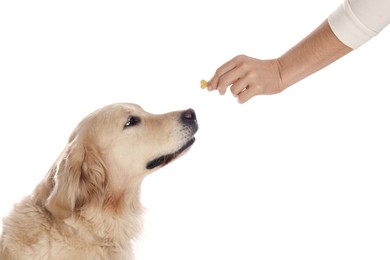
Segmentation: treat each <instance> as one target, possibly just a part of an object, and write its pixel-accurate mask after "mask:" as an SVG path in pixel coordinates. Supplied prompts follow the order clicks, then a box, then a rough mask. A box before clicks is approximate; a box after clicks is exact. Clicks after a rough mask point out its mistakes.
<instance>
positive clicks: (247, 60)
mask: <svg viewBox="0 0 390 260" xmlns="http://www.w3.org/2000/svg"><path fill="white" fill-rule="evenodd" d="M229 86H230V91H231V92H232V94H233V95H234V96H235V97H237V100H238V102H239V103H241V104H242V103H245V102H247V101H248V100H249V99H251V98H252V97H254V96H256V95H270V94H276V93H279V92H281V91H283V90H284V87H283V84H282V80H281V76H280V66H279V63H278V60H277V59H273V60H259V59H255V58H251V57H248V56H245V55H238V56H236V57H234V58H233V59H231V60H230V61H228V62H226V63H225V64H224V65H222V66H221V67H219V68H218V69H217V70H216V72H215V74H214V76H213V77H212V78H211V79H210V81H209V82H208V84H207V89H208V90H209V91H213V90H218V91H219V93H220V94H221V95H224V94H225V93H226V89H227V88H228V87H229Z"/></svg>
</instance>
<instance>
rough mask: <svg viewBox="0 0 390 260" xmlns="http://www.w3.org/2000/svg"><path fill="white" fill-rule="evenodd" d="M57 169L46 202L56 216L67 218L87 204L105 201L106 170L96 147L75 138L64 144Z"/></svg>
mask: <svg viewBox="0 0 390 260" xmlns="http://www.w3.org/2000/svg"><path fill="white" fill-rule="evenodd" d="M55 169H56V172H55V173H54V174H53V175H52V176H53V178H52V182H53V189H52V191H51V194H50V195H49V197H48V199H47V203H46V208H47V209H48V210H49V211H50V212H51V213H52V214H53V215H54V216H56V217H58V218H62V219H65V218H67V217H69V216H71V215H72V214H73V213H77V212H78V211H80V210H82V208H83V207H85V206H87V205H91V204H97V205H99V204H100V205H101V204H102V203H103V200H104V192H105V188H106V185H107V174H106V167H105V165H104V162H103V160H102V158H101V155H100V153H99V151H98V149H96V147H94V146H92V145H89V144H87V145H86V144H83V143H78V142H77V138H76V139H75V140H73V142H72V143H71V144H69V145H68V147H67V148H65V151H64V152H63V155H62V156H61V157H60V158H59V160H58V165H57V167H55Z"/></svg>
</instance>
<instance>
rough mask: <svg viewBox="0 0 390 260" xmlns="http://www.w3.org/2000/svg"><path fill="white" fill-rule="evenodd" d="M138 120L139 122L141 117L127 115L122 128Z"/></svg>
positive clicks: (135, 123) (133, 124)
mask: <svg viewBox="0 0 390 260" xmlns="http://www.w3.org/2000/svg"><path fill="white" fill-rule="evenodd" d="M139 122H141V119H140V118H139V117H137V116H129V118H127V121H126V124H125V126H124V128H127V127H130V126H135V125H137V124H138V123H139Z"/></svg>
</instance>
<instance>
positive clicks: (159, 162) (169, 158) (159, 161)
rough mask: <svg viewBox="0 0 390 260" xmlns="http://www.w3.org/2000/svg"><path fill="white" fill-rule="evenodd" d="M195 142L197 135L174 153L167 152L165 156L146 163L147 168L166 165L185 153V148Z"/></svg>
mask: <svg viewBox="0 0 390 260" xmlns="http://www.w3.org/2000/svg"><path fill="white" fill-rule="evenodd" d="M194 142H195V137H192V138H191V139H190V140H189V141H188V142H187V143H185V144H184V145H183V146H182V147H181V148H180V149H179V150H177V151H176V152H174V153H170V154H166V155H163V156H160V157H158V158H156V159H154V160H152V161H150V162H148V164H147V165H146V169H148V170H151V169H154V168H156V167H158V166H165V165H167V164H168V163H170V162H171V161H172V160H174V159H175V158H177V157H178V156H179V155H180V154H181V153H183V152H184V151H185V150H187V149H188V148H189V147H190V146H191V145H193V144H194Z"/></svg>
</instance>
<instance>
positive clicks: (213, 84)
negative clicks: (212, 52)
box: [207, 58, 237, 91]
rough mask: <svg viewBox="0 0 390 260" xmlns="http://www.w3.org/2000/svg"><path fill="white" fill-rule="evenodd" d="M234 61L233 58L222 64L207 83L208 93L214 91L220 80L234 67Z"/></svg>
mask: <svg viewBox="0 0 390 260" xmlns="http://www.w3.org/2000/svg"><path fill="white" fill-rule="evenodd" d="M236 65H237V64H236V60H235V58H233V59H231V60H229V61H228V62H226V63H225V64H223V65H222V66H221V67H219V68H218V69H217V70H216V71H215V74H214V76H213V77H212V78H211V79H210V80H209V81H208V84H207V89H208V90H209V91H211V90H216V89H217V88H218V87H219V83H220V78H221V77H222V76H224V75H225V74H226V73H227V72H229V71H231V70H232V69H234V68H235V67H236Z"/></svg>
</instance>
